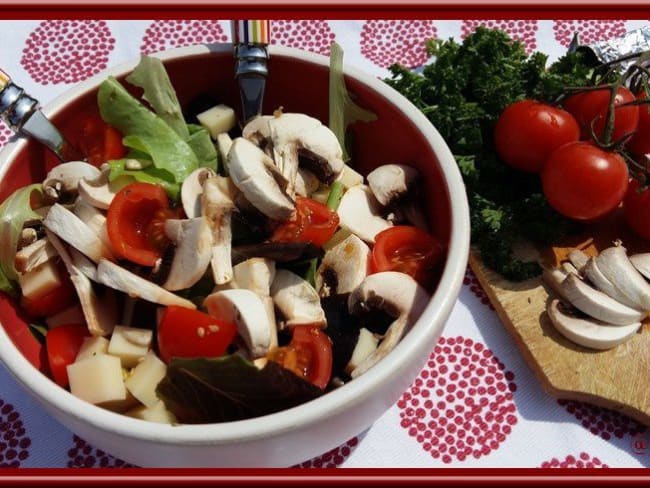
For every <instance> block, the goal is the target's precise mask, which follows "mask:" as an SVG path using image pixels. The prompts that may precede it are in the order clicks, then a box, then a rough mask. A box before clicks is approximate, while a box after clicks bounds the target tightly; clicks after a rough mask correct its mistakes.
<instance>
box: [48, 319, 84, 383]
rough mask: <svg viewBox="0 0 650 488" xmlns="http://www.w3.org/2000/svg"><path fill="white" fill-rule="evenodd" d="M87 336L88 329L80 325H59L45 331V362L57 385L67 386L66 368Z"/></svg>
mask: <svg viewBox="0 0 650 488" xmlns="http://www.w3.org/2000/svg"><path fill="white" fill-rule="evenodd" d="M88 336H89V334H88V329H87V328H86V326H85V325H80V324H69V325H60V326H58V327H55V328H53V329H50V330H48V331H47V334H46V335H45V348H46V349H47V360H48V362H49V364H50V372H51V373H52V377H53V379H54V381H55V382H56V384H57V385H59V386H62V387H63V388H66V387H67V386H68V384H69V381H68V370H67V367H68V365H69V364H72V363H73V362H74V360H75V358H76V357H77V354H78V353H79V349H81V344H82V343H83V341H84V338H85V337H88Z"/></svg>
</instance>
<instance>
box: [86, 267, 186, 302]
mask: <svg viewBox="0 0 650 488" xmlns="http://www.w3.org/2000/svg"><path fill="white" fill-rule="evenodd" d="M97 281H98V282H100V283H102V284H103V285H106V286H108V287H109V288H113V289H114V290H118V291H121V292H124V293H126V294H127V295H129V296H130V297H134V298H142V299H143V300H147V301H148V302H152V303H158V304H160V305H178V306H179V307H185V308H191V309H195V308H196V305H194V303H192V302H191V301H189V300H186V299H184V298H181V297H179V296H178V295H175V294H173V293H171V292H170V291H167V290H165V289H164V288H162V287H160V286H158V285H156V284H154V283H152V282H150V281H148V280H145V279H144V278H142V277H140V276H138V275H136V274H134V273H131V272H130V271H128V270H126V269H124V268H122V267H120V266H118V265H117V264H115V263H112V262H110V261H108V260H106V259H101V260H100V261H99V265H98V266H97Z"/></svg>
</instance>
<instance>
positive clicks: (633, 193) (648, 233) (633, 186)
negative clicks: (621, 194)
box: [623, 180, 650, 240]
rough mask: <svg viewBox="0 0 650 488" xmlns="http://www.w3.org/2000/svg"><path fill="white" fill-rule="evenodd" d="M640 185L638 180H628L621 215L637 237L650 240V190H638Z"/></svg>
mask: <svg viewBox="0 0 650 488" xmlns="http://www.w3.org/2000/svg"><path fill="white" fill-rule="evenodd" d="M640 186H641V185H640V184H639V182H638V181H636V180H631V181H630V184H629V187H628V189H627V194H626V195H625V199H624V200H623V216H624V217H625V222H627V225H628V226H629V227H630V228H631V229H632V230H633V231H634V232H635V233H636V234H637V235H638V236H639V237H642V238H643V239H648V240H650V225H649V223H650V190H647V189H646V190H643V191H639V189H640Z"/></svg>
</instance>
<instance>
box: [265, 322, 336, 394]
mask: <svg viewBox="0 0 650 488" xmlns="http://www.w3.org/2000/svg"><path fill="white" fill-rule="evenodd" d="M291 333H292V335H291V342H290V343H289V345H288V346H284V347H279V348H277V349H274V350H272V351H270V352H269V354H268V359H269V360H271V361H274V362H276V363H278V364H280V365H281V366H282V367H283V368H286V369H288V370H290V371H292V372H293V373H295V374H296V375H297V376H300V377H301V378H304V379H305V380H307V381H309V382H310V383H312V384H314V385H316V386H317V387H319V388H321V389H325V387H327V385H328V383H329V381H330V377H331V376H332V341H331V340H330V338H329V337H328V335H327V334H326V333H325V332H323V331H322V330H321V329H320V328H318V327H313V326H310V325H297V326H294V327H293V328H292V329H291Z"/></svg>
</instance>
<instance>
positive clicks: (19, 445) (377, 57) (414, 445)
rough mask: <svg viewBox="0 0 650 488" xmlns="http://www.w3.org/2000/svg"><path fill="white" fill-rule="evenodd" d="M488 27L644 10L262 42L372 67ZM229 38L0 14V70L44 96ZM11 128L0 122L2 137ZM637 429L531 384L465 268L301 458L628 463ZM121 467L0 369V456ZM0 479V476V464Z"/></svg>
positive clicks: (317, 462) (293, 29)
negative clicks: (410, 367) (368, 388)
mask: <svg viewBox="0 0 650 488" xmlns="http://www.w3.org/2000/svg"><path fill="white" fill-rule="evenodd" d="M479 23H483V24H487V25H489V26H497V27H501V28H504V29H505V30H507V31H509V32H510V33H511V35H513V36H514V37H516V38H518V39H521V40H522V41H524V42H525V43H526V45H527V47H528V48H529V49H531V50H532V49H538V50H541V51H544V52H546V53H548V54H549V55H550V58H551V59H555V58H557V57H558V56H559V55H561V54H562V53H563V52H564V50H565V49H566V46H567V45H568V43H569V41H570V40H571V37H572V36H573V32H574V31H578V32H580V34H581V37H582V40H583V41H584V42H586V43H589V42H593V41H596V40H600V39H602V38H603V37H612V36H616V35H620V34H622V33H624V32H625V31H627V30H632V29H634V28H638V27H640V26H641V25H643V22H642V21H631V20H626V21H623V20H611V21H586V20H582V21H550V20H544V21H535V20H524V21H512V20H507V21H473V20H466V21H460V20H448V21H447V20H445V21H439V20H371V21H362V20H361V21H313V20H296V21H291V20H288V21H277V22H275V24H274V36H273V42H275V43H278V44H285V45H289V46H293V47H299V48H304V49H308V50H311V51H315V52H319V53H322V54H327V53H328V46H329V45H330V42H331V41H332V40H334V39H336V40H337V41H338V42H339V43H340V44H341V45H342V46H343V48H344V50H345V56H346V58H345V61H346V62H347V63H350V64H353V65H355V66H357V67H358V68H361V69H363V70H366V71H367V72H369V73H372V74H374V75H376V76H379V77H384V76H387V74H388V72H387V71H386V69H385V68H386V67H387V66H389V65H390V64H392V63H393V62H401V63H403V64H406V65H408V66H410V67H413V68H416V67H418V66H420V65H422V64H424V63H426V61H427V57H426V54H425V52H424V49H423V46H422V45H421V43H420V42H421V40H422V39H424V38H427V37H438V38H448V37H456V38H462V37H463V36H464V35H466V34H467V33H468V32H470V31H471V30H472V29H473V28H475V26H476V25H477V24H479ZM229 39H230V34H229V23H228V22H227V21H225V20H223V21H222V20H220V21H203V20H202V21H114V20H109V21H103V20H88V21H81V20H75V21H66V20H49V21H44V22H41V21H38V20H34V21H11V20H7V21H0V67H2V68H3V69H5V70H6V71H7V72H8V73H10V74H11V75H12V76H13V78H14V79H15V81H16V82H17V83H18V84H19V85H21V86H23V87H24V88H25V89H26V90H27V92H28V93H30V94H32V95H33V96H35V97H37V98H38V99H40V100H41V102H43V103H46V102H48V101H50V100H52V99H53V98H54V97H56V96H57V95H58V94H60V93H61V92H63V91H65V90H66V89H68V88H69V87H71V86H72V85H73V84H74V83H76V82H78V81H81V80H83V79H85V78H86V77H88V76H90V75H93V74H95V73H97V72H98V71H100V70H101V69H103V68H105V67H107V66H112V65H115V64H118V63H120V62H123V61H126V60H129V59H131V58H134V57H137V56H138V55H139V54H140V53H149V52H152V51H157V50H160V49H163V48H169V47H175V46H181V45H188V44H195V43H202V42H215V41H228V40H229ZM10 136H11V133H10V132H9V130H8V129H7V128H6V126H4V125H2V123H1V122H0V147H2V145H4V144H5V143H6V142H7V140H8V139H9V137H10ZM645 440H646V434H645V429H644V428H643V427H642V426H640V425H639V424H637V423H636V422H635V421H633V420H631V419H628V418H626V417H623V416H621V415H619V414H617V413H613V412H609V411H605V410H602V409H600V408H596V407H592V406H589V405H585V404H580V403H574V402H569V403H559V402H557V401H555V400H553V399H552V398H550V397H549V396H548V395H547V394H545V393H544V391H542V389H541V388H540V385H539V383H538V381H537V380H536V378H535V377H534V376H533V374H532V373H531V370H530V369H529V367H528V366H527V364H526V363H525V362H524V360H523V358H522V356H521V354H520V353H519V351H518V349H517V348H516V347H515V345H514V342H513V341H512V340H511V338H510V337H509V336H508V335H507V333H506V331H505V330H504V328H503V326H502V325H501V323H500V322H499V320H498V318H497V316H496V315H495V313H494V311H493V310H492V308H491V306H490V304H489V302H488V300H487V298H486V297H485V294H484V292H483V291H482V290H481V288H480V286H479V285H478V283H477V282H476V279H475V278H474V276H473V275H472V274H471V272H469V271H468V273H467V276H466V279H465V285H464V286H463V288H462V291H461V293H460V297H459V299H458V302H457V304H456V306H455V308H454V310H453V313H452V314H451V317H450V319H449V322H448V323H447V326H446V328H445V330H444V332H443V336H442V338H441V339H440V342H439V344H438V346H436V348H435V350H433V351H431V358H430V362H429V363H428V365H427V367H426V368H425V369H424V370H423V371H422V372H421V373H420V376H419V377H418V379H416V380H415V382H414V384H413V386H412V387H411V388H410V389H409V390H408V391H407V392H405V393H404V395H403V397H402V399H401V400H400V401H398V402H397V404H395V405H394V406H393V407H392V408H391V409H390V410H389V411H387V412H386V413H385V414H384V415H383V416H382V417H381V418H380V419H379V420H378V421H377V422H376V423H375V424H374V425H373V426H372V428H370V429H369V430H368V431H367V432H365V433H364V434H362V435H360V436H358V437H355V438H353V439H351V440H349V441H348V442H347V443H346V444H345V445H343V446H340V447H339V448H337V449H334V450H333V451H332V452H329V453H326V454H324V455H322V456H321V457H318V458H316V459H314V460H312V461H309V462H307V463H305V464H304V466H329V467H333V466H340V467H449V466H454V467H539V466H550V467H553V466H555V467H560V466H567V467H639V466H648V464H649V462H650V459H649V454H648V452H647V451H646V450H645V445H646V444H647V443H644V442H645ZM6 466H21V467H66V466H67V467H80V466H86V467H91V466H95V467H97V466H103V467H107V466H115V467H118V466H124V463H123V462H122V461H120V460H118V459H115V458H114V457H112V456H111V455H110V454H108V453H103V452H101V451H99V450H97V449H95V448H94V447H93V446H91V445H88V444H87V443H86V442H85V441H84V440H83V439H80V438H78V437H77V436H76V435H75V434H74V433H73V432H70V431H68V430H67V429H65V428H64V427H62V426H61V425H59V424H58V423H57V422H56V421H55V420H54V419H52V418H51V417H50V416H49V415H48V414H46V413H45V412H44V411H43V410H42V409H41V408H40V406H39V405H38V404H36V403H35V402H34V401H33V400H32V398H31V397H30V396H28V395H27V394H26V393H25V391H24V390H23V389H22V387H21V386H20V385H18V384H17V383H16V382H15V381H14V379H13V378H12V377H11V376H10V375H9V373H8V372H7V371H6V370H5V369H4V368H3V367H2V366H0V467H6ZM0 476H2V474H1V473H0Z"/></svg>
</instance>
